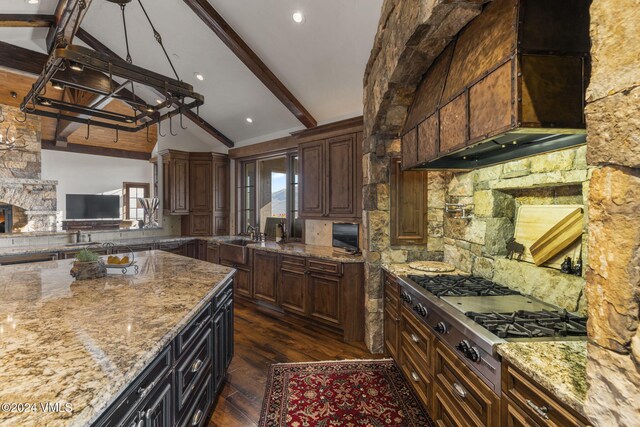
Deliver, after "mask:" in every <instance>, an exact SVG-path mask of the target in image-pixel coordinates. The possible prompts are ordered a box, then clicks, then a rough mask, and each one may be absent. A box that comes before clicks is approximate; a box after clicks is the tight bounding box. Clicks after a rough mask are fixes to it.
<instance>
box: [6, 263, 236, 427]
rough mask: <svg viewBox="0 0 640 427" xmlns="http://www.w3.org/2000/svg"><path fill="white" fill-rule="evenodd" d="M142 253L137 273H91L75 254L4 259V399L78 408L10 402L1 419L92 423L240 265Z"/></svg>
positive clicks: (40, 423)
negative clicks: (79, 274)
mask: <svg viewBox="0 0 640 427" xmlns="http://www.w3.org/2000/svg"><path fill="white" fill-rule="evenodd" d="M136 260H137V263H138V265H139V267H140V273H139V274H137V275H131V276H130V275H127V276H123V275H113V276H112V275H109V276H107V277H105V278H101V279H96V280H87V281H81V282H76V281H74V279H73V278H72V277H71V276H70V275H69V270H70V268H71V261H70V260H59V261H48V262H41V263H32V264H22V265H15V266H3V267H0V366H1V367H2V368H1V369H0V384H2V387H1V388H0V403H11V402H16V403H35V404H36V405H39V404H40V403H41V402H42V403H46V402H51V403H55V402H59V403H61V404H62V405H63V408H66V406H64V405H65V404H70V405H71V407H72V410H71V412H66V411H64V410H63V411H62V412H57V413H43V412H40V411H39V412H36V413H34V412H24V413H10V412H9V413H8V412H2V411H0V426H8V425H12V426H13V425H20V426H45V425H46V426H59V425H60V426H62V425H64V426H69V425H70V426H83V425H87V424H89V423H90V422H92V421H93V420H95V419H96V417H97V416H98V415H99V414H100V413H101V412H102V411H103V410H104V409H105V408H106V407H108V405H109V404H111V403H112V402H113V401H114V399H115V398H116V397H117V396H118V394H119V393H120V392H121V391H123V390H124V389H125V388H126V386H127V385H128V384H129V383H130V382H131V381H132V380H133V379H134V378H135V377H136V376H137V375H139V374H140V373H141V372H142V370H143V369H144V367H145V366H146V365H147V364H148V363H150V362H151V361H152V360H153V359H154V358H155V357H156V356H157V355H158V354H159V352H160V351H161V350H162V348H163V347H165V346H166V345H167V344H168V343H169V342H170V341H171V340H172V339H173V338H174V337H175V336H176V334H177V333H178V332H179V331H180V329H181V328H182V327H183V326H184V325H185V324H186V323H188V322H189V321H190V320H191V319H192V318H193V316H194V315H195V314H197V312H198V311H199V310H200V309H201V308H202V307H203V306H204V304H205V303H206V301H207V300H208V299H210V298H211V297H212V296H213V295H214V294H215V292H217V290H218V289H219V288H220V286H221V285H222V284H224V283H225V282H226V279H228V278H229V277H230V276H231V275H232V274H233V272H234V270H233V269H231V268H228V267H223V266H220V265H215V264H210V263H207V262H204V261H198V260H194V259H191V258H186V257H183V256H179V255H174V254H170V253H167V252H162V251H149V252H139V253H136Z"/></svg>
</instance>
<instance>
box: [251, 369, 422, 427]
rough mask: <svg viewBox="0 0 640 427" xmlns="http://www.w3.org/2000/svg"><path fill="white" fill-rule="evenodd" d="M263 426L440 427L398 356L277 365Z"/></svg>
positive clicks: (267, 395) (270, 382)
mask: <svg viewBox="0 0 640 427" xmlns="http://www.w3.org/2000/svg"><path fill="white" fill-rule="evenodd" d="M259 426H260V427H284V426H290V427H338V426H339V427H383V426H384V427H390V426H394V427H432V426H435V424H434V423H433V421H432V420H431V418H430V417H429V415H428V414H427V412H426V410H425V409H424V408H423V406H422V404H421V403H420V402H419V401H418V398H417V397H416V395H415V394H414V393H413V390H411V388H410V387H409V385H408V384H407V382H406V380H405V378H404V377H403V375H402V373H401V372H400V370H399V369H398V367H397V366H396V365H395V363H394V362H393V360H346V361H330V362H313V363H280V364H275V365H271V368H270V370H269V378H268V380H267V389H266V392H265V399H264V403H263V404H262V413H261V415H260V424H259Z"/></svg>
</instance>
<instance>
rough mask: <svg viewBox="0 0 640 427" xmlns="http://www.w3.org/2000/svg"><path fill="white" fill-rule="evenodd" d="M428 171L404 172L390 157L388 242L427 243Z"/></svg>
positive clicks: (404, 243)
mask: <svg viewBox="0 0 640 427" xmlns="http://www.w3.org/2000/svg"><path fill="white" fill-rule="evenodd" d="M427 179H428V176H427V172H426V171H403V170H402V165H401V162H400V159H399V158H396V159H392V160H391V244H392V245H424V244H426V243H427V207H428V205H427Z"/></svg>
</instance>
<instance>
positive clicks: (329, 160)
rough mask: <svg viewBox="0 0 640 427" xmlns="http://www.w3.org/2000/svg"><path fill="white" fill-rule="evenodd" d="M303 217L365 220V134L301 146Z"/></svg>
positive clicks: (301, 207) (328, 139)
mask: <svg viewBox="0 0 640 427" xmlns="http://www.w3.org/2000/svg"><path fill="white" fill-rule="evenodd" d="M298 152H299V157H300V217H301V218H307V219H344V220H355V219H358V218H361V217H362V200H361V194H362V132H356V133H350V134H346V135H341V136H336V137H332V138H327V139H322V140H318V141H312V142H306V143H303V144H300V147H299V151H298Z"/></svg>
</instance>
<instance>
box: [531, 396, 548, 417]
mask: <svg viewBox="0 0 640 427" xmlns="http://www.w3.org/2000/svg"><path fill="white" fill-rule="evenodd" d="M527 405H529V407H530V408H531V409H533V410H534V411H535V413H536V414H538V415H539V416H540V417H542V418H544V419H545V420H548V419H549V415H547V412H549V408H547V407H546V406H538V405H536V404H535V403H533V402H532V401H531V400H530V399H527Z"/></svg>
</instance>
